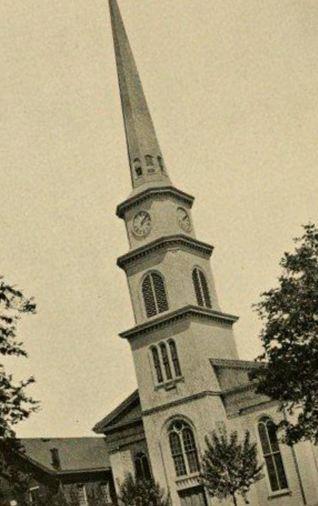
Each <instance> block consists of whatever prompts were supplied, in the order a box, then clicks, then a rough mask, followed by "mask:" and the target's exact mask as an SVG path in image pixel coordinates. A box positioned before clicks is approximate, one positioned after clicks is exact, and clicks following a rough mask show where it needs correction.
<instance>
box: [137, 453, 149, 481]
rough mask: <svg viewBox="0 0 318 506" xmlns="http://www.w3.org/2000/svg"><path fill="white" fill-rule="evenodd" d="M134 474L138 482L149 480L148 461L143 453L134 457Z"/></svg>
mask: <svg viewBox="0 0 318 506" xmlns="http://www.w3.org/2000/svg"><path fill="white" fill-rule="evenodd" d="M135 473H136V478H138V479H140V480H150V479H151V471H150V466H149V460H148V457H147V455H146V454H145V453H143V452H139V453H137V454H136V455H135Z"/></svg>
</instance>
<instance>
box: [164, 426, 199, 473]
mask: <svg viewBox="0 0 318 506" xmlns="http://www.w3.org/2000/svg"><path fill="white" fill-rule="evenodd" d="M168 433H169V443H170V450H171V455H172V458H173V462H174V467H175V471H176V475H177V476H186V475H188V474H192V473H196V472H198V471H199V460H198V452H197V449H196V444H195V439H194V434H193V431H192V429H191V427H190V425H189V424H187V423H186V422H184V421H183V420H175V421H174V422H172V423H171V425H170V426H169V429H168Z"/></svg>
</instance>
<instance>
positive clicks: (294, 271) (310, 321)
mask: <svg viewBox="0 0 318 506" xmlns="http://www.w3.org/2000/svg"><path fill="white" fill-rule="evenodd" d="M294 242H295V243H296V247H295V251H294V252H292V253H285V254H284V256H283V258H282V259H281V262H280V266H281V267H282V273H281V275H280V277H279V285H278V287H277V288H273V289H271V290H269V291H267V292H265V293H263V294H262V298H261V301H260V302H259V303H258V304H257V305H256V310H257V312H258V314H259V316H260V317H261V319H262V320H263V321H264V327H263V330H262V333H261V339H262V344H263V347H264V354H263V355H261V356H260V357H258V360H260V361H267V367H265V368H260V369H258V370H256V371H255V372H254V373H253V376H254V377H256V378H257V379H258V388H257V392H258V393H261V394H266V395H268V396H269V397H271V398H272V399H275V400H278V401H279V403H280V408H281V410H283V411H284V412H285V413H286V414H287V416H288V415H290V416H288V420H287V416H286V418H285V420H284V421H282V422H281V424H280V427H281V428H282V429H283V434H284V440H285V441H286V442H287V443H288V444H293V443H296V442H298V441H300V440H303V439H308V440H311V441H312V442H314V443H315V444H317V443H318V229H317V227H316V226H315V225H312V224H309V225H306V226H304V234H303V236H302V237H300V238H296V239H294Z"/></svg>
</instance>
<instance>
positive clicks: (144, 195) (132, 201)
mask: <svg viewBox="0 0 318 506" xmlns="http://www.w3.org/2000/svg"><path fill="white" fill-rule="evenodd" d="M154 195H172V196H173V197H176V198H177V199H179V200H181V201H182V202H184V203H185V204H187V205H188V206H189V207H190V208H191V207H192V204H193V201H194V197H193V196H192V195H189V194H188V193H185V192H183V191H181V190H178V189H177V188H174V186H158V187H153V188H147V189H146V190H143V191H140V192H139V193H137V194H136V195H133V196H131V197H128V199H126V200H125V201H124V202H121V203H120V204H119V205H118V206H117V209H116V214H117V216H118V217H119V218H122V219H123V218H124V214H125V212H126V211H127V210H128V209H131V208H132V207H135V206H137V205H138V204H140V203H141V202H143V201H144V200H147V199H149V198H150V197H153V196H154Z"/></svg>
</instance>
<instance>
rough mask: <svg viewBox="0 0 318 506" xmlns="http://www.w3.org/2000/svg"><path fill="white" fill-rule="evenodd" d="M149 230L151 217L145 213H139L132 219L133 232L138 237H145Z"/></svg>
mask: <svg viewBox="0 0 318 506" xmlns="http://www.w3.org/2000/svg"><path fill="white" fill-rule="evenodd" d="M150 230H151V217H150V214H149V213H147V211H139V213H137V214H136V216H135V217H134V219H133V232H134V234H135V235H136V236H138V237H146V235H148V234H149V232H150Z"/></svg>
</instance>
